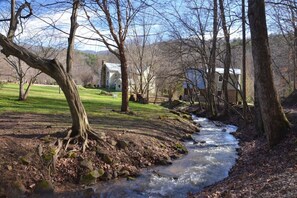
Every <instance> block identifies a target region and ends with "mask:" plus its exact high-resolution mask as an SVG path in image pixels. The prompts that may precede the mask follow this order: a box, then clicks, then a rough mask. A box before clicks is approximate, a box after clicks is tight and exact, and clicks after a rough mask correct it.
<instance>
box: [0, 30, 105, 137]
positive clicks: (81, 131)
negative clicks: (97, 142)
mask: <svg viewBox="0 0 297 198" xmlns="http://www.w3.org/2000/svg"><path fill="white" fill-rule="evenodd" d="M0 45H1V46H2V48H3V49H2V53H3V54H5V55H6V56H15V57H17V58H19V59H21V60H22V61H24V62H25V63H26V64H27V65H29V66H30V67H32V68H35V69H39V70H40V71H42V72H43V73H45V74H47V75H49V76H50V77H52V78H53V79H55V80H56V81H57V83H58V85H59V86H60V87H61V89H62V91H63V92H64V94H65V97H66V100H67V103H68V105H69V108H70V113H71V117H72V128H71V129H72V131H71V134H70V136H81V137H83V138H85V137H87V132H92V130H91V127H90V125H89V122H88V117H87V114H86V111H85V108H84V106H83V104H82V102H81V100H80V97H79V94H78V90H77V87H76V84H75V83H74V81H73V80H72V78H71V76H70V75H69V74H68V73H67V72H66V71H65V69H64V67H63V65H62V64H61V63H59V62H58V61H57V60H56V59H53V60H50V59H45V58H41V57H38V56H37V55H35V54H33V53H32V52H30V51H28V50H27V49H25V48H23V47H21V46H18V45H16V44H14V43H13V42H11V41H9V40H8V39H7V38H6V37H5V36H4V35H2V34H0ZM92 133H93V132H92ZM102 135H104V134H102Z"/></svg>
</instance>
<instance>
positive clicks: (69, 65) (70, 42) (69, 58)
mask: <svg viewBox="0 0 297 198" xmlns="http://www.w3.org/2000/svg"><path fill="white" fill-rule="evenodd" d="M79 3H80V1H79V0H73V5H72V14H71V18H70V20H71V26H70V34H69V38H68V48H67V59H66V65H67V68H66V71H67V73H68V74H71V70H72V65H73V53H74V38H75V33H76V29H77V28H78V23H77V10H78V8H79Z"/></svg>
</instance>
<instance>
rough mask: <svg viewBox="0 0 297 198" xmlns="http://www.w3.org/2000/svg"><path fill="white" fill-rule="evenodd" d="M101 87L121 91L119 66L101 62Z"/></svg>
mask: <svg viewBox="0 0 297 198" xmlns="http://www.w3.org/2000/svg"><path fill="white" fill-rule="evenodd" d="M100 85H101V87H105V88H109V89H115V90H116V91H121V90H122V80H121V64H118V63H107V62H105V61H102V69H101V83H100Z"/></svg>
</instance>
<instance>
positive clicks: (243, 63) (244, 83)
mask: <svg viewBox="0 0 297 198" xmlns="http://www.w3.org/2000/svg"><path fill="white" fill-rule="evenodd" d="M245 1H246V0H242V5H241V6H242V7H241V12H242V19H241V20H242V21H241V24H242V103H243V117H244V118H245V119H246V117H247V107H248V105H247V101H246V25H245V22H246V17H245V13H246V12H245Z"/></svg>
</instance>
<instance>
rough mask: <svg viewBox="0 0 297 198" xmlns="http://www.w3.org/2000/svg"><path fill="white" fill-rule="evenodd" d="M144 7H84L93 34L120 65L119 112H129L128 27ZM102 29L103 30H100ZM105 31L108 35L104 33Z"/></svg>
mask: <svg viewBox="0 0 297 198" xmlns="http://www.w3.org/2000/svg"><path fill="white" fill-rule="evenodd" d="M143 6H145V3H144V2H142V1H139V2H138V1H131V0H112V1H111V0H97V1H95V2H92V3H90V4H86V5H85V7H84V10H85V14H86V16H87V19H88V21H89V24H90V25H91V27H92V30H93V31H94V33H96V34H97V35H98V36H99V40H100V41H101V42H103V43H104V45H105V46H106V47H107V48H108V50H109V51H110V52H111V53H113V54H114V55H115V56H116V57H117V58H118V59H119V61H120V63H121V77H122V106H121V111H123V112H127V111H129V100H128V63H127V53H126V49H125V42H126V38H127V35H128V30H129V26H130V24H131V22H132V20H133V19H134V17H135V16H136V14H137V13H138V12H139V11H140V10H141V9H142V7H143ZM98 24H100V25H98ZM102 28H103V29H102ZM106 30H107V31H108V32H109V33H106Z"/></svg>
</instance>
